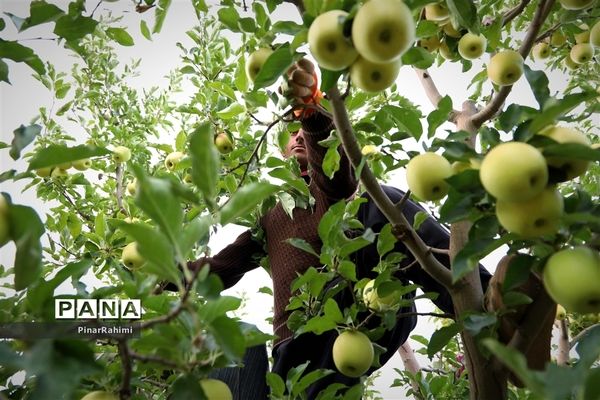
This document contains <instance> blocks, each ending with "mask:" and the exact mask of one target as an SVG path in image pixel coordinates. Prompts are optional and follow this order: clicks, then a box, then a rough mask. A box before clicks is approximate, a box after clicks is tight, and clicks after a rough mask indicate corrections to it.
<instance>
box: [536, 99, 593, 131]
mask: <svg viewBox="0 0 600 400" xmlns="http://www.w3.org/2000/svg"><path fill="white" fill-rule="evenodd" d="M597 96H598V93H596V92H595V91H589V92H580V93H573V94H568V95H566V96H565V97H563V98H562V99H560V100H557V99H548V101H546V103H545V104H544V109H543V110H542V112H541V113H539V114H538V115H537V116H536V117H535V118H534V119H533V120H532V121H531V124H530V125H529V129H527V131H528V135H527V138H529V137H531V135H533V134H535V133H537V132H539V131H540V130H541V129H542V128H544V127H546V126H547V125H551V124H553V123H554V122H555V120H556V119H558V118H559V117H561V116H563V115H565V114H567V113H569V112H570V111H572V110H573V109H575V108H576V107H577V106H578V105H580V104H582V103H585V102H586V101H588V100H591V99H593V98H595V97H597Z"/></svg>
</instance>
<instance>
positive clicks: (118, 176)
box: [115, 163, 127, 214]
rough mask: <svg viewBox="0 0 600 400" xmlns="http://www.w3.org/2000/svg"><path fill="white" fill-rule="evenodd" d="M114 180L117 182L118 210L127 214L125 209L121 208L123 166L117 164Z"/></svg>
mask: <svg viewBox="0 0 600 400" xmlns="http://www.w3.org/2000/svg"><path fill="white" fill-rule="evenodd" d="M115 179H116V181H117V193H116V196H117V206H118V207H119V210H121V211H122V212H124V213H125V214H127V211H126V210H125V208H123V164H121V163H119V164H117V173H116V174H115Z"/></svg>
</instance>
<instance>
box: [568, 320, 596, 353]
mask: <svg viewBox="0 0 600 400" xmlns="http://www.w3.org/2000/svg"><path fill="white" fill-rule="evenodd" d="M599 325H600V324H594V325H592V326H588V327H587V328H585V329H584V330H582V331H581V332H579V333H578V334H577V335H575V337H574V338H573V339H572V340H571V343H569V347H570V348H571V349H572V348H573V347H575V345H576V344H577V343H578V342H579V341H580V340H581V339H583V338H584V337H585V336H586V335H587V334H588V333H590V332H591V330H592V329H594V328H596V327H597V326H599Z"/></svg>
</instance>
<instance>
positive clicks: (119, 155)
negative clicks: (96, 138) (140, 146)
mask: <svg viewBox="0 0 600 400" xmlns="http://www.w3.org/2000/svg"><path fill="white" fill-rule="evenodd" d="M112 157H113V160H114V161H115V162H116V163H118V164H120V163H124V162H127V161H129V159H131V150H129V149H128V148H127V147H125V146H117V147H115V148H114V150H113V156H112Z"/></svg>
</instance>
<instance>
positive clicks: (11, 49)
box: [0, 39, 46, 75]
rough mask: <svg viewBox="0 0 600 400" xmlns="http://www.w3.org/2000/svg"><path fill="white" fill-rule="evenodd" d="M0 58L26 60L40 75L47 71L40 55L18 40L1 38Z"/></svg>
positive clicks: (17, 60)
mask: <svg viewBox="0 0 600 400" xmlns="http://www.w3.org/2000/svg"><path fill="white" fill-rule="evenodd" d="M0 58H8V59H9V60H13V61H14V62H24V63H25V64H27V65H28V66H29V67H31V69H33V70H34V71H35V72H37V73H38V74H40V75H44V74H45V73H46V67H44V63H43V62H42V60H40V58H39V57H38V55H37V54H35V52H34V51H33V50H32V49H30V48H29V47H25V46H23V45H22V44H19V43H17V42H9V41H6V40H2V39H0ZM7 75H8V74H7Z"/></svg>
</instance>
